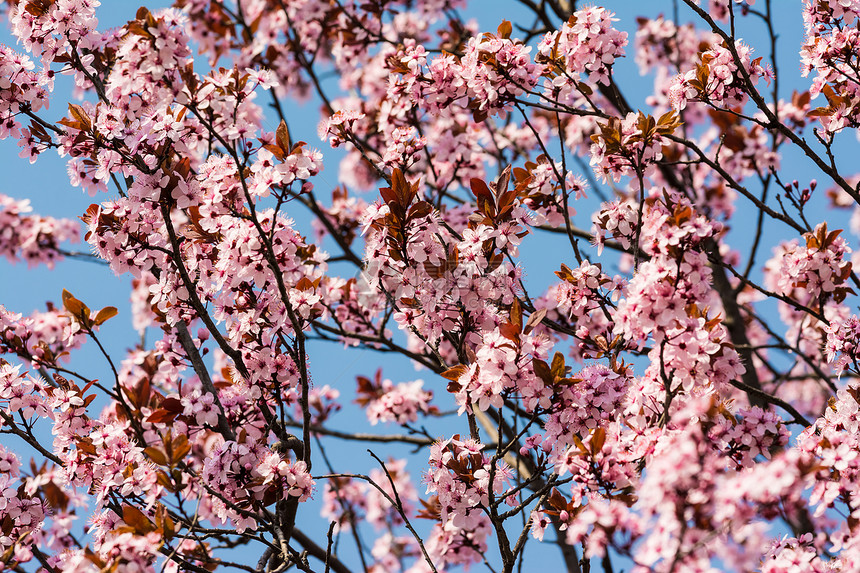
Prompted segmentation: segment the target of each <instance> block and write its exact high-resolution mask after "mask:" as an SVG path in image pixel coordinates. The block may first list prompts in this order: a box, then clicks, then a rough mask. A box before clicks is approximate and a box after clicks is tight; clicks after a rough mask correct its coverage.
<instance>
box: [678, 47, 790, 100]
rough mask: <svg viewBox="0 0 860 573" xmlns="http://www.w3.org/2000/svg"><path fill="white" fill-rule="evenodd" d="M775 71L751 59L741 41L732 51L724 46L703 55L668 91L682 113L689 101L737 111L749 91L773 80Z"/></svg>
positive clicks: (712, 48) (750, 51) (757, 59)
mask: <svg viewBox="0 0 860 573" xmlns="http://www.w3.org/2000/svg"><path fill="white" fill-rule="evenodd" d="M772 75H773V71H772V70H771V69H769V68H767V67H766V66H763V65H762V64H761V58H756V59H755V60H753V59H752V48H750V47H749V46H748V45H746V44H744V43H743V42H741V41H740V40H738V41H736V42H735V43H734V47H733V49H730V48H729V47H728V46H727V45H725V44H722V45H718V46H712V47H711V48H710V49H708V50H705V51H704V52H702V53H701V55H700V62H699V63H698V64H697V65H696V67H695V69H692V70H690V71H688V72H685V73H682V74H680V75H678V76H677V77H676V78H675V79H674V80H673V82H672V85H671V87H670V88H669V100H670V102H671V103H672V107H673V108H675V109H677V110H682V109H684V108H685V107H686V106H687V102H688V101H702V102H705V103H707V104H710V105H712V106H714V107H718V108H730V109H734V108H738V107H741V106H743V104H744V103H745V102H746V100H747V97H748V96H747V91H748V90H749V89H751V88H752V86H754V85H756V84H758V82H759V80H761V79H764V80H766V81H768V82H769V81H770V79H771V77H772Z"/></svg>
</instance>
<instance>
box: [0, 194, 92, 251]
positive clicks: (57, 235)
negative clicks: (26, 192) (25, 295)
mask: <svg viewBox="0 0 860 573" xmlns="http://www.w3.org/2000/svg"><path fill="white" fill-rule="evenodd" d="M31 211H32V207H30V202H29V201H27V200H26V199H24V200H21V201H16V200H15V199H13V198H11V197H8V196H6V195H2V194H0V255H3V256H5V257H6V258H7V259H8V260H9V261H11V262H15V261H18V260H24V261H27V264H28V265H29V266H34V265H37V264H44V265H47V267H48V268H53V267H54V264H55V263H56V262H57V261H59V260H61V259H62V254H61V253H60V245H62V244H63V243H64V242H66V241H72V242H74V241H77V240H78V239H79V235H78V226H77V224H76V223H75V222H74V221H72V220H70V219H55V218H53V217H42V216H39V215H31V214H30V212H31Z"/></svg>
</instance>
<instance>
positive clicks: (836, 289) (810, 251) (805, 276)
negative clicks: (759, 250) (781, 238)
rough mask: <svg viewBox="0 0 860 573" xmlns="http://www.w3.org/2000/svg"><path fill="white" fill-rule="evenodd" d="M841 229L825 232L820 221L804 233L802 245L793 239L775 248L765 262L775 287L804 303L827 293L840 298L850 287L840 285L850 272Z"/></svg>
mask: <svg viewBox="0 0 860 573" xmlns="http://www.w3.org/2000/svg"><path fill="white" fill-rule="evenodd" d="M841 232H842V231H841V230H839V229H837V230H834V231H829V232H828V230H827V223H820V224H819V225H818V226H817V227H816V228H815V230H814V231H812V232H809V233H806V234H805V235H804V239H805V243H806V244H805V246H804V245H801V244H800V243H799V242H798V241H796V240H795V241H791V242H788V243H784V244H783V245H782V246H781V247H779V248H778V249H777V250H775V257H774V259H772V260H771V261H770V262H769V263H768V266H769V267H770V268H771V269H772V281H773V282H774V283H775V284H774V288H775V290H776V291H777V292H779V293H781V294H783V295H786V296H791V297H796V298H797V299H798V300H799V301H800V302H802V303H804V304H807V303H810V304H817V301H818V299H819V298H822V297H830V296H833V297H834V298H835V300H836V302H841V301H842V300H843V299H844V298H845V296H846V294H847V292H848V291H849V290H850V289H849V288H848V287H844V286H842V285H843V283H844V282H845V281H846V279H847V278H848V276H849V275H850V274H851V262H850V261H849V260H846V259H847V255H848V254H850V253H851V249H850V248H849V247H848V243H847V242H846V241H845V239H843V238H842V237H840V236H839V235H840V233H841Z"/></svg>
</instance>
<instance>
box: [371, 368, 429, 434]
mask: <svg viewBox="0 0 860 573" xmlns="http://www.w3.org/2000/svg"><path fill="white" fill-rule="evenodd" d="M357 392H358V395H359V398H358V400H357V401H358V403H359V404H361V405H362V406H364V407H365V412H366V414H367V419H368V420H369V421H370V423H371V424H373V425H376V424H378V423H379V422H396V423H398V424H408V423H411V422H414V421H416V420H417V419H418V414H419V413H421V414H424V415H426V414H429V413H432V412H435V411H436V408H435V406H431V405H430V401H431V400H432V399H433V392H429V391H427V390H424V382H423V381H421V380H415V381H412V382H400V383H399V384H396V385H395V384H394V383H393V382H392V381H391V380H388V379H387V378H386V379H384V380H383V379H382V370H381V369H380V370H377V371H376V376H375V379H374V380H372V381H371V380H370V379H369V378H366V377H364V376H359V377H358V391H357Z"/></svg>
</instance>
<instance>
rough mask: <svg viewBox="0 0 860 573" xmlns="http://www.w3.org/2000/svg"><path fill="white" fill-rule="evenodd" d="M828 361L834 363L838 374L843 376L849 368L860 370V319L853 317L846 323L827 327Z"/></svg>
mask: <svg viewBox="0 0 860 573" xmlns="http://www.w3.org/2000/svg"><path fill="white" fill-rule="evenodd" d="M825 351H826V352H827V361H828V362H834V363H835V364H834V368H835V369H836V373H837V374H840V375H841V374H842V372H844V371H845V369H846V368H847V367H849V366H853V369H854V370H860V365H858V363H857V359H858V358H860V319H858V318H857V316H855V315H851V316H850V317H848V318H847V319H846V320H844V321H833V322H831V323H830V326H829V327H827V344H826V346H825Z"/></svg>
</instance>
